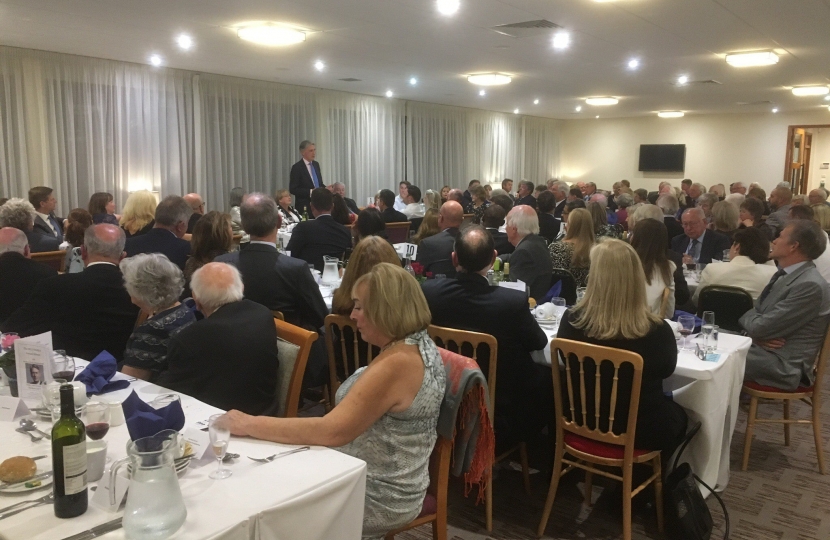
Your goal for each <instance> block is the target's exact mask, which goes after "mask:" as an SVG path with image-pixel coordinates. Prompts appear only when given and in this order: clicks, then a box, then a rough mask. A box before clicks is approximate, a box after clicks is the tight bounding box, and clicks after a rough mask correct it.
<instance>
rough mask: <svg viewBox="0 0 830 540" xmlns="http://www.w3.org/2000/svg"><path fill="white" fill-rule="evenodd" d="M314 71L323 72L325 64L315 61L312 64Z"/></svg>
mask: <svg viewBox="0 0 830 540" xmlns="http://www.w3.org/2000/svg"><path fill="white" fill-rule="evenodd" d="M314 69H316V70H317V71H323V70H324V69H326V64H324V63H323V61H322V60H317V61H316V62H314Z"/></svg>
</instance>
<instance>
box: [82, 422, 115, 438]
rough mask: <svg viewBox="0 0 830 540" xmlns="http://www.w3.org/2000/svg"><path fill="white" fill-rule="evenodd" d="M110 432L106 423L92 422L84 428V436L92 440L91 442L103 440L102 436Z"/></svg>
mask: <svg viewBox="0 0 830 540" xmlns="http://www.w3.org/2000/svg"><path fill="white" fill-rule="evenodd" d="M109 430H110V425H109V424H108V423H106V422H94V423H92V424H87V426H86V436H87V437H89V438H90V439H92V440H93V441H97V440H99V439H103V438H104V435H106V434H107V432H108V431H109Z"/></svg>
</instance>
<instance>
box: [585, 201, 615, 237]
mask: <svg viewBox="0 0 830 540" xmlns="http://www.w3.org/2000/svg"><path fill="white" fill-rule="evenodd" d="M592 198H593V197H592ZM585 207H586V208H587V210H588V211H589V212H590V213H591V219H592V220H593V223H594V235H595V236H596V237H597V238H600V237H603V236H606V237H608V238H622V229H621V228H618V227H615V226H614V225H609V224H608V214H607V212H606V210H605V207H604V206H603V205H602V203H600V202H598V201H591V202H589V203H588V204H587V205H585Z"/></svg>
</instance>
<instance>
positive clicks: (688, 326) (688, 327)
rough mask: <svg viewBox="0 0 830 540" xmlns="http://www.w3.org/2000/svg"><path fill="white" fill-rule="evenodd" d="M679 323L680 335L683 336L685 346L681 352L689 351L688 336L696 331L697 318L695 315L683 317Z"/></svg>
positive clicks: (678, 320)
mask: <svg viewBox="0 0 830 540" xmlns="http://www.w3.org/2000/svg"><path fill="white" fill-rule="evenodd" d="M677 323H678V324H679V325H680V330H679V331H680V335H681V336H683V346H682V347H681V348H680V350H681V351H688V350H689V349H688V347H687V345H688V343H687V340H688V336H690V335H691V333H692V332H694V330H695V318H694V316H693V315H681V316H680V317H678V318H677Z"/></svg>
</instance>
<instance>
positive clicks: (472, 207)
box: [464, 185, 491, 225]
mask: <svg viewBox="0 0 830 540" xmlns="http://www.w3.org/2000/svg"><path fill="white" fill-rule="evenodd" d="M469 191H470V196H471V197H472V198H473V200H472V202H471V203H470V204H469V205H467V208H465V209H464V213H465V214H472V215H473V223H475V224H476V225H478V224H480V223H481V216H483V215H484V212H485V211H486V210H487V209H488V208H490V204H491V202H490V201H488V200H487V190H485V189H484V187H483V186H480V185H478V186H473V187H471V188H470V190H469Z"/></svg>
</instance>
